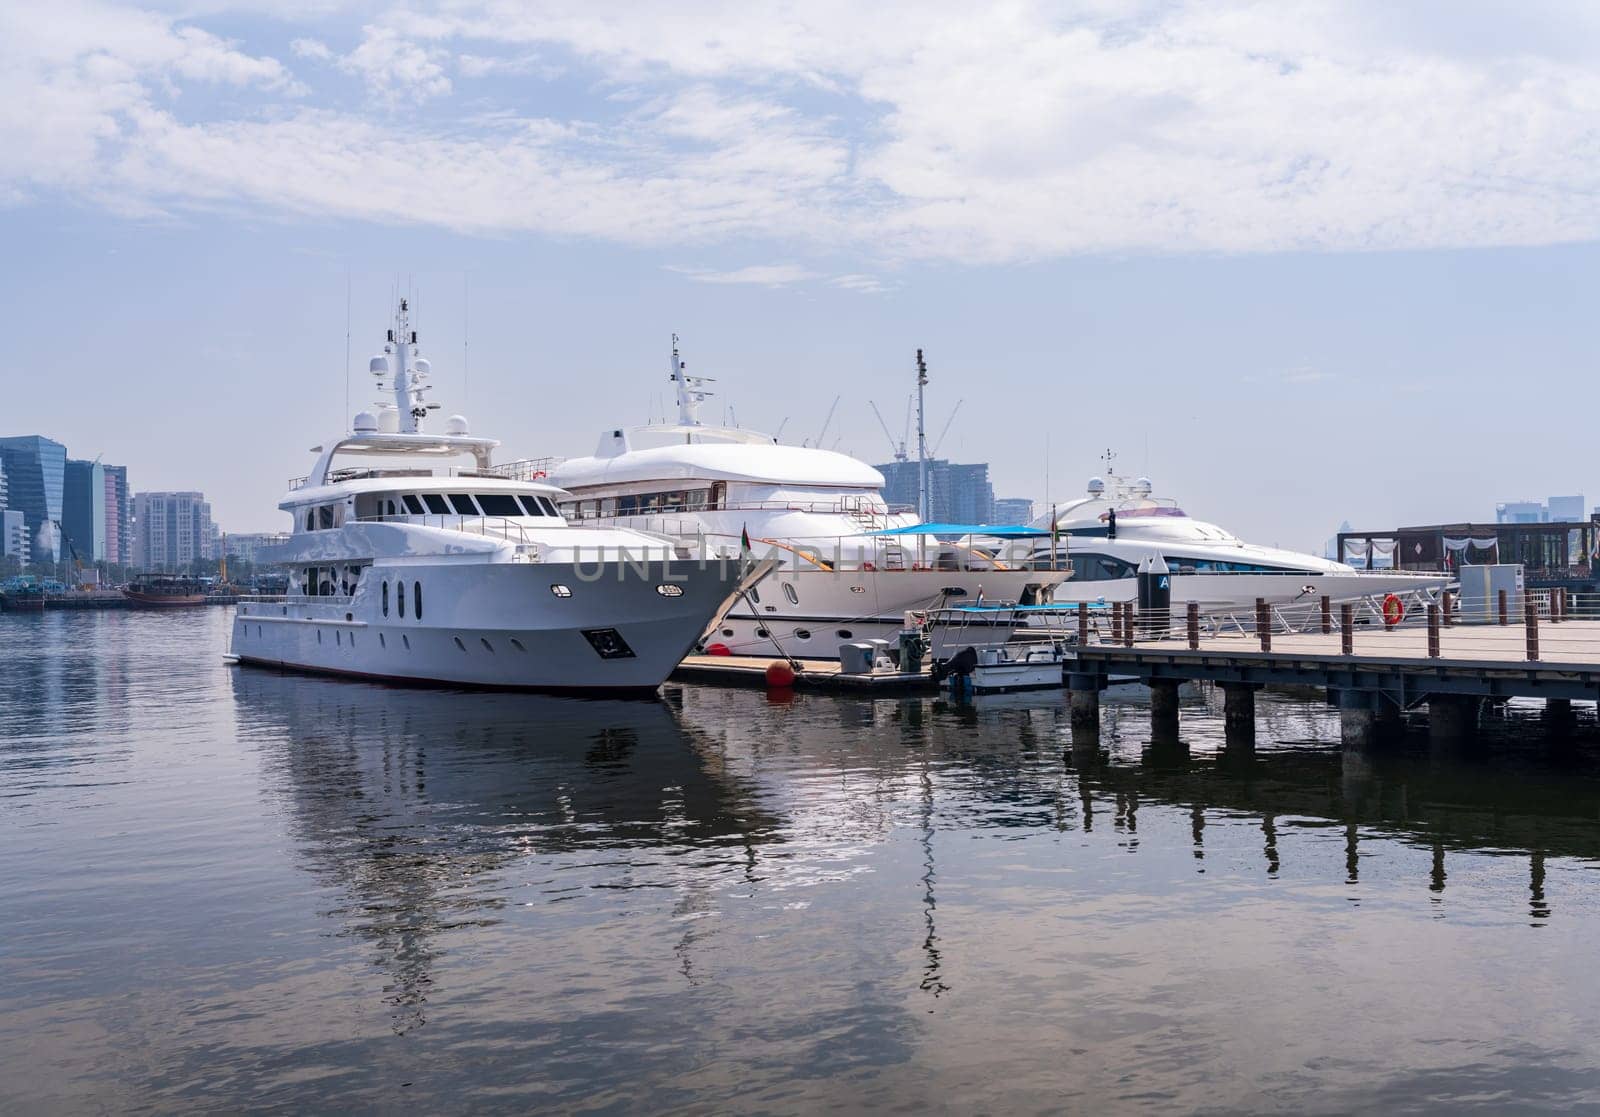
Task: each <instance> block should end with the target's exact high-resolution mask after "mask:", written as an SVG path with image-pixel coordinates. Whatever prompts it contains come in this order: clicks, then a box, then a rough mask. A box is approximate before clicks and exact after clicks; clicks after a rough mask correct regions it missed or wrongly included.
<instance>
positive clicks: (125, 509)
mask: <svg viewBox="0 0 1600 1117" xmlns="http://www.w3.org/2000/svg"><path fill="white" fill-rule="evenodd" d="M104 468H105V471H106V561H107V562H114V563H117V564H119V565H121V566H131V565H133V502H132V501H131V500H130V499H129V494H128V467H127V466H125V465H108V466H105V467H104Z"/></svg>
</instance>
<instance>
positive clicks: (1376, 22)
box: [0, 0, 1600, 548]
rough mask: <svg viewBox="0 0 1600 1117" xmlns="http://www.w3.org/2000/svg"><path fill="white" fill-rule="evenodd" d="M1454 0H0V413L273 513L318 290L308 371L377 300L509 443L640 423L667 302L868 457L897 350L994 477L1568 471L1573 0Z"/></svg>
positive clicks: (875, 456)
mask: <svg viewBox="0 0 1600 1117" xmlns="http://www.w3.org/2000/svg"><path fill="white" fill-rule="evenodd" d="M1496 8H1497V6H1494V5H1486V4H1485V5H1478V4H1443V3H1436V4H1414V5H1404V6H1398V5H1392V4H1375V3H1374V4H1363V3H1340V4H1333V3H1327V4H1324V3H1309V2H1295V0H1287V2H1283V3H1273V4H1257V3H1227V2H1218V3H1207V4H1199V3H1193V4H1191V3H1184V2H1170V3H1139V2H1129V3H1113V2H1110V0H1097V2H1093V3H1085V4H1077V5H1054V6H1048V7H1043V6H1035V5H1028V4H1012V5H999V6H993V7H990V8H985V9H979V8H976V7H973V6H971V5H949V6H943V5H939V4H927V3H924V4H918V5H914V6H907V7H899V6H897V5H894V4H885V5H881V6H875V7H874V8H873V9H872V12H871V14H870V15H866V16H864V15H863V14H862V13H861V12H859V11H857V10H856V8H855V7H854V6H850V5H829V4H813V5H804V6H763V5H750V4H703V3H694V2H685V3H676V4H671V5H665V4H662V5H651V4H641V5H628V6H598V5H592V4H570V5H568V4H564V3H548V4H537V5H512V4H505V5H500V4H492V3H474V2H467V0H463V2H460V3H453V4H449V5H445V6H442V7H437V8H427V7H412V6H392V5H386V4H363V5H348V6H347V5H338V4H333V3H313V2H307V3H304V4H300V5H291V6H288V7H282V6H280V7H276V8H273V9H261V8H252V7H250V6H244V5H227V4H213V3H197V4H191V5H185V6H182V7H179V6H167V7H151V8H140V7H133V6H106V5H99V4H77V3H62V4H53V5H50V6H48V7H43V6H31V10H29V9H25V8H24V7H23V6H13V7H10V8H7V9H5V10H4V11H0V44H3V45H0V143H3V145H4V147H3V150H5V151H6V152H7V158H6V160H5V161H4V163H3V164H0V244H3V245H4V246H5V248H6V253H5V255H6V257H7V258H8V259H9V260H10V261H12V264H13V266H12V267H10V268H7V269H5V272H4V273H3V277H0V294H3V296H4V300H5V303H4V304H5V306H6V307H7V309H8V311H10V313H8V314H7V316H6V317H7V320H8V322H9V324H10V331H9V332H10V337H9V338H8V340H9V342H10V345H9V348H10V350H11V353H10V358H11V368H12V372H11V375H10V376H9V377H7V380H8V383H9V384H10V385H11V386H12V390H11V391H10V392H8V393H7V397H6V404H5V408H4V414H5V421H4V423H3V424H0V427H3V429H0V433H7V434H10V433H33V432H39V433H45V434H49V435H52V436H54V437H57V438H60V439H61V440H62V441H64V442H66V443H67V445H68V448H69V450H70V451H71V452H72V453H73V454H75V455H78V454H82V455H85V456H93V455H94V454H104V455H105V458H106V460H108V461H115V462H126V463H127V464H128V465H129V467H130V479H131V481H132V484H133V485H134V487H135V488H203V489H204V490H205V491H206V492H207V493H208V494H209V495H210V497H211V499H212V503H213V506H214V509H215V512H216V515H217V517H218V519H219V520H220V521H221V522H222V523H223V524H224V526H225V527H227V528H229V529H231V530H238V531H243V530H262V529H273V528H277V527H279V526H281V525H280V520H281V514H280V513H278V512H277V511H276V509H275V504H276V501H277V499H278V498H279V497H280V496H281V492H282V485H283V481H284V480H285V479H286V478H288V477H289V476H291V475H295V474H299V473H302V472H304V470H305V468H306V467H307V465H308V462H309V455H308V454H307V453H306V450H307V449H308V448H309V447H310V446H312V445H313V444H315V443H317V442H320V441H322V440H323V439H324V438H326V437H327V436H328V434H329V433H330V432H331V431H333V430H335V429H337V428H339V427H340V426H342V424H343V421H344V415H343V412H344V399H345V376H344V370H345V327H346V309H345V306H346V286H347V282H348V284H349V288H350V291H351V305H352V313H351V325H352V332H353V338H352V343H351V344H352V352H351V366H352V368H353V369H354V370H355V371H356V372H357V373H360V370H361V369H363V368H364V367H365V358H366V357H367V356H368V355H369V354H370V353H371V352H372V351H373V349H374V348H375V347H376V344H377V343H378V341H379V340H380V339H381V337H382V331H383V329H384V327H385V325H386V323H387V316H388V313H389V310H390V307H389V305H388V304H389V300H390V294H391V292H392V291H393V290H394V289H395V287H396V286H397V285H398V286H399V287H400V288H402V289H409V290H410V291H411V293H412V294H413V296H414V298H415V300H416V302H417V305H418V312H419V317H420V320H419V326H420V329H421V332H422V335H423V342H424V347H425V350H426V351H427V352H428V354H429V356H430V357H431V358H432V359H433V363H434V368H435V372H436V377H435V379H436V380H437V381H438V383H439V384H440V388H441V392H440V397H441V398H442V399H443V401H444V402H445V404H446V407H447V408H450V409H452V410H461V411H464V412H466V413H467V414H468V415H469V417H471V418H472V419H473V422H474V426H475V428H476V429H477V430H479V431H480V432H481V433H488V434H492V435H495V436H496V437H499V438H501V439H503V440H504V441H505V443H506V446H505V450H504V452H503V453H504V454H507V455H511V456H534V455H543V454H557V455H571V454H580V453H587V452H588V451H589V450H590V449H591V448H592V446H593V443H594V440H595V437H596V435H597V433H598V432H599V430H600V429H601V428H602V427H610V426H615V425H617V424H619V423H635V422H642V421H644V420H645V419H646V418H647V417H649V415H650V414H651V413H652V409H653V408H654V409H659V407H660V402H659V401H660V400H661V399H662V397H663V395H664V394H665V392H666V389H667V384H666V382H665V366H666V360H667V345H668V338H669V336H670V334H671V333H672V332H673V331H677V332H678V333H680V334H682V335H683V337H684V346H685V356H686V357H687V359H688V360H689V362H690V367H691V368H692V369H693V370H695V371H697V372H700V373H703V374H706V375H711V376H715V377H717V378H718V380H719V383H718V385H717V387H718V389H719V390H720V393H721V395H720V398H719V404H727V405H731V407H732V409H733V412H734V413H735V414H736V415H737V418H738V420H739V422H740V423H741V424H743V425H746V426H754V427H759V428H765V429H769V430H771V429H775V428H777V427H778V426H779V424H780V423H783V422H784V421H785V420H787V426H786V427H785V430H784V437H785V440H793V441H799V440H800V439H803V438H812V437H814V436H815V435H816V433H817V432H818V431H819V429H820V428H821V426H822V423H823V419H824V417H825V416H826V414H827V412H828V409H829V406H830V404H831V403H832V401H833V400H834V398H835V397H836V396H839V397H841V400H840V403H839V410H838V415H837V416H836V417H835V419H834V421H833V424H832V426H831V427H830V428H829V431H828V435H827V438H826V441H825V444H827V445H830V446H837V448H838V449H841V450H845V451H848V452H852V453H855V454H857V455H859V456H862V457H865V458H868V459H869V460H881V459H882V458H883V457H884V456H885V454H886V449H887V447H886V440H885V439H884V437H883V435H882V433H881V431H880V430H879V429H878V425H877V422H876V420H875V419H874V418H873V416H872V412H871V410H870V408H869V406H868V401H869V400H876V401H877V402H878V404H879V406H880V407H882V408H883V409H884V411H885V413H886V414H887V415H889V416H890V418H891V424H892V425H894V426H896V427H898V425H899V422H900V417H901V416H902V415H903V410H904V402H905V396H906V392H907V390H908V388H909V387H910V384H911V370H912V358H913V353H914V351H915V349H916V348H918V347H919V346H920V347H922V348H923V349H925V350H926V352H927V355H928V359H929V364H930V372H931V376H932V385H931V387H932V396H931V399H932V404H931V416H932V421H933V426H934V428H935V429H936V430H937V428H938V427H939V426H942V425H943V422H944V419H945V417H946V416H947V415H948V414H949V412H950V409H951V408H952V407H954V406H955V403H956V401H957V400H962V401H963V402H962V405H961V410H960V413H959V414H958V416H957V417H956V420H955V422H954V424H953V425H952V426H951V429H950V433H949V435H948V437H947V439H946V441H945V444H944V446H943V452H944V453H945V454H948V455H954V456H957V457H961V458H964V459H968V460H988V461H990V462H991V463H992V469H993V476H994V479H995V483H996V489H997V493H998V495H1002V496H1009V495H1021V496H1031V497H1034V498H1035V499H1040V500H1042V499H1044V498H1046V497H1047V496H1050V497H1054V498H1057V499H1065V498H1067V497H1069V496H1071V495H1075V494H1076V493H1078V492H1079V491H1081V487H1082V482H1083V480H1084V479H1085V478H1086V477H1087V476H1088V475H1089V474H1090V473H1091V472H1093V471H1094V470H1095V468H1096V466H1097V458H1098V455H1099V454H1100V453H1101V452H1102V451H1103V450H1104V449H1106V448H1107V447H1108V446H1109V447H1114V448H1115V449H1116V450H1117V451H1118V454H1119V464H1121V465H1122V466H1124V467H1125V468H1126V469H1128V470H1129V471H1146V470H1147V471H1148V472H1149V473H1150V474H1151V476H1152V477H1154V479H1155V480H1156V483H1157V485H1158V487H1159V488H1160V489H1161V490H1163V491H1164V492H1166V493H1168V494H1170V495H1173V496H1176V497H1178V498H1179V499H1180V500H1181V501H1182V502H1183V503H1184V504H1185V505H1186V506H1187V507H1188V508H1189V509H1190V511H1191V512H1193V513H1194V514H1196V515H1200V516H1202V517H1204V518H1208V519H1213V520H1216V521H1218V522H1221V523H1224V524H1226V525H1228V526H1230V527H1233V528H1234V529H1235V530H1238V531H1239V532H1240V533H1241V534H1245V535H1247V536H1250V537H1252V538H1257V539H1260V540H1261V541H1263V542H1278V543H1282V544H1284V545H1290V546H1298V547H1307V548H1311V547H1315V546H1319V545H1320V543H1321V541H1322V540H1323V539H1324V538H1325V537H1326V536H1327V535H1328V534H1330V533H1331V531H1332V529H1333V527H1334V526H1335V525H1336V524H1337V523H1338V522H1339V521H1340V520H1342V519H1349V520H1351V521H1354V522H1356V523H1357V524H1358V525H1375V526H1390V525H1392V524H1394V523H1396V522H1399V521H1406V522H1419V521H1429V520H1435V519H1456V518H1467V517H1476V518H1484V517H1488V516H1490V515H1492V510H1493V504H1494V502H1495V501H1496V500H1503V499H1508V498H1514V497H1519V496H1533V497H1543V496H1545V495H1549V494H1551V493H1560V492H1571V491H1584V492H1587V493H1589V494H1590V496H1591V503H1593V502H1594V500H1595V498H1600V480H1597V479H1596V478H1594V477H1593V475H1592V470H1591V467H1590V459H1591V457H1592V455H1591V454H1590V453H1589V452H1588V444H1587V443H1588V440H1587V439H1586V438H1585V437H1584V436H1585V433H1586V423H1585V420H1586V418H1587V417H1588V413H1589V411H1590V393H1591V392H1592V390H1593V389H1592V388H1591V384H1592V382H1593V376H1592V370H1593V368H1594V364H1595V343H1594V341H1593V337H1592V335H1593V332H1594V331H1593V329H1592V326H1591V322H1592V320H1593V314H1592V312H1591V311H1590V304H1591V302H1592V294H1591V291H1590V287H1591V277H1594V276H1595V275H1596V274H1597V264H1600V256H1597V250H1596V247H1595V241H1596V238H1597V234H1600V201H1597V199H1600V190H1597V188H1600V142H1597V140H1600V131H1597V126H1596V123H1595V122H1596V121H1600V111H1597V110H1600V67H1597V66H1596V65H1595V63H1596V62H1597V61H1600V58H1597V56H1600V16H1597V15H1596V14H1595V13H1593V11H1592V10H1591V9H1589V8H1588V7H1585V6H1580V5H1576V4H1573V5H1556V4H1537V3H1535V4H1528V5H1522V6H1519V8H1518V9H1517V11H1518V14H1517V16H1516V17H1515V18H1512V17H1508V16H1506V15H1504V14H1503V13H1502V12H1500V11H1497V10H1496ZM467 290H470V384H464V383H463V381H462V377H461V366H462V355H463V325H464V309H465V305H466V300H465V298H464V296H465V292H466V291H467ZM353 379H354V378H353ZM354 384H355V396H354V397H353V403H354V404H355V405H357V406H359V405H361V404H363V403H364V402H365V399H366V396H365V393H364V392H363V391H362V390H361V389H362V388H363V387H364V385H362V384H361V383H360V380H359V379H355V380H354ZM1047 446H1048V470H1049V478H1050V481H1049V491H1048V492H1047V491H1046V469H1047Z"/></svg>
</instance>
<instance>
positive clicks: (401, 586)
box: [394, 581, 406, 619]
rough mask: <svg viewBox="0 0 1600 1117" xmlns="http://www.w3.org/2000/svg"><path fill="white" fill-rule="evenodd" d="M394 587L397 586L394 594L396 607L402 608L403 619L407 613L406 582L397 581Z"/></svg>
mask: <svg viewBox="0 0 1600 1117" xmlns="http://www.w3.org/2000/svg"><path fill="white" fill-rule="evenodd" d="M394 588H395V595H394V603H395V607H396V608H397V609H399V610H400V616H401V618H402V619H404V617H405V615H406V584H405V582H403V581H401V582H396V583H395V584H394Z"/></svg>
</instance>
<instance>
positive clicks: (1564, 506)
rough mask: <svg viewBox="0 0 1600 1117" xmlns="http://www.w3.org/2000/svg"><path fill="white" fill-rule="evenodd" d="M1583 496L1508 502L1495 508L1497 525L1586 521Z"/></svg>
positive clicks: (1580, 494)
mask: <svg viewBox="0 0 1600 1117" xmlns="http://www.w3.org/2000/svg"><path fill="white" fill-rule="evenodd" d="M1583 510H1584V503H1583V494H1582V493H1579V494H1577V495H1576V496H1553V497H1550V498H1549V499H1548V500H1545V501H1544V502H1543V503H1540V502H1539V501H1537V500H1507V501H1504V502H1502V503H1500V504H1497V505H1495V506H1494V522H1495V523H1497V524H1564V523H1582V522H1583V520H1584V511H1583Z"/></svg>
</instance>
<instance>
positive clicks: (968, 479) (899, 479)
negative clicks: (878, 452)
mask: <svg viewBox="0 0 1600 1117" xmlns="http://www.w3.org/2000/svg"><path fill="white" fill-rule="evenodd" d="M873 468H875V469H876V470H877V471H878V472H879V473H882V474H883V479H884V486H883V495H884V499H885V500H887V501H888V502H889V503H890V504H892V505H906V506H909V507H911V508H915V507H916V506H917V490H918V486H919V485H920V483H921V482H920V471H919V469H918V466H917V463H916V462H914V461H903V462H901V461H895V462H890V463H888V464H887V465H879V466H874V467H873ZM928 519H929V520H932V521H934V522H937V523H955V524H987V523H992V522H994V486H993V485H991V484H990V483H989V463H988V462H979V463H977V464H974V465H960V464H958V463H956V462H951V461H946V460H945V459H944V458H930V459H929V461H928Z"/></svg>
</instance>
